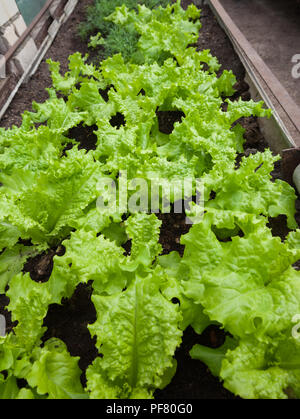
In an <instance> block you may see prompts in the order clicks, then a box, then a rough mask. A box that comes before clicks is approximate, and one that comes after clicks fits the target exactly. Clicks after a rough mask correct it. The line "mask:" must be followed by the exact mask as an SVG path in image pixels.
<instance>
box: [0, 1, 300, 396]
mask: <svg viewBox="0 0 300 419" xmlns="http://www.w3.org/2000/svg"><path fill="white" fill-rule="evenodd" d="M82 3H83V2H80V3H79V5H78V6H77V8H76V10H75V12H74V14H73V16H72V17H71V18H70V20H69V21H68V22H67V23H66V25H65V27H64V28H63V29H62V30H61V32H60V34H59V35H58V37H57V39H56V41H55V43H54V44H53V46H52V47H51V49H50V50H49V52H48V54H47V55H48V57H51V58H52V59H53V60H55V61H60V62H61V64H62V66H61V70H62V72H65V71H66V70H67V59H66V57H68V56H69V55H70V54H72V53H73V52H76V51H80V52H81V53H83V54H84V53H86V52H87V48H86V44H85V43H83V42H82V41H80V40H79V38H77V37H76V36H75V35H74V34H75V33H76V28H77V25H78V23H79V22H80V20H81V19H82V15H83V9H84V7H85V6H86V4H87V3H91V2H84V6H83V4H82ZM190 3H192V2H191V1H183V2H182V4H183V6H184V7H185V8H186V7H187V6H188V5H189V4H190ZM201 22H202V25H203V27H202V29H201V30H200V34H199V39H198V42H197V47H198V48H199V50H203V49H210V50H211V53H212V55H214V56H217V57H218V60H219V61H220V63H221V64H222V71H223V70H224V69H227V70H232V71H233V73H234V74H235V75H236V77H237V84H236V86H235V87H236V93H235V94H234V96H233V97H231V100H238V99H239V98H241V99H242V100H245V101H248V100H250V94H249V91H248V87H249V86H248V85H247V83H245V81H244V76H245V71H244V68H243V66H242V64H241V62H240V60H239V58H238V57H237V55H236V54H235V52H234V50H233V48H232V46H231V44H230V42H229V40H228V39H227V37H226V35H225V34H224V32H223V31H222V29H221V28H220V27H219V25H218V23H217V21H216V19H215V18H214V16H213V14H212V12H211V11H210V9H209V8H208V7H207V6H204V7H203V11H202V16H201ZM48 57H47V58H48ZM219 74H221V71H220V73H219ZM47 86H48V87H50V86H51V79H50V77H49V72H48V67H47V65H46V63H45V62H43V63H42V65H41V67H40V69H39V70H38V72H37V74H36V75H35V76H34V77H33V78H32V80H30V82H29V83H28V84H27V85H25V86H23V87H22V88H21V89H20V91H19V93H18V95H17V96H16V98H15V99H14V101H13V103H12V105H11V107H10V109H9V110H8V112H7V113H6V115H5V117H4V118H3V120H2V121H1V126H3V127H10V126H12V125H13V124H17V125H20V123H21V117H20V115H21V113H22V112H24V111H25V110H28V109H30V107H31V104H32V102H33V101H37V102H39V103H40V102H43V100H46V98H47V93H45V92H44V89H45V87H47ZM223 106H224V111H226V106H227V105H226V103H225V102H224V104H223ZM183 115H184V114H183ZM183 115H182V113H180V112H177V113H174V111H162V112H161V114H159V113H157V116H158V121H159V130H160V132H161V133H166V134H169V133H171V132H172V131H173V129H174V123H175V122H178V121H181V118H182V116H183ZM122 122H124V121H122V118H119V119H118V118H116V119H115V120H114V121H113V122H112V123H111V124H112V125H113V126H120V125H122ZM239 123H240V124H241V125H242V126H243V127H244V129H245V134H244V137H245V139H246V143H245V144H244V150H245V152H244V153H240V154H239V155H238V157H237V160H236V166H237V167H238V166H239V164H240V162H241V159H242V157H243V156H250V155H252V154H255V153H256V152H257V151H259V152H262V151H264V150H265V149H266V148H267V147H268V145H267V143H266V141H265V139H264V137H263V135H262V133H261V132H260V129H259V126H258V123H257V119H256V117H245V118H242V119H241V120H240V121H239ZM96 128H97V127H95V126H93V125H92V126H89V127H88V126H84V125H80V124H78V126H76V127H74V128H72V129H71V130H70V131H69V132H68V138H69V139H70V140H71V139H75V140H76V141H77V143H78V144H79V147H78V148H79V149H85V150H87V151H89V150H94V149H95V148H96V142H97V137H96V135H95V134H94V131H95V130H96ZM70 148H72V144H67V145H66V148H65V150H64V152H66V150H67V149H70ZM275 169H276V170H275V171H274V172H273V179H274V180H275V179H280V178H281V173H280V163H277V164H276V167H275ZM297 206H298V209H300V208H299V202H298V201H297ZM299 217H300V214H299V213H297V214H296V218H297V221H298V222H299V221H300V218H299ZM158 218H159V219H160V220H161V221H162V227H161V230H160V239H159V242H160V244H161V245H162V248H163V252H162V254H165V255H166V254H169V253H171V252H172V251H176V252H178V253H179V254H180V255H181V256H183V253H184V245H183V244H181V243H180V238H181V236H182V235H184V234H186V233H188V231H189V230H190V227H191V226H189V225H187V224H186V215H185V214H159V215H158ZM269 226H270V227H271V228H272V232H273V235H274V236H279V237H280V238H281V239H282V240H284V239H285V238H286V236H287V234H288V232H289V229H288V228H287V226H286V217H285V216H282V215H281V216H279V217H276V218H272V217H270V220H269ZM23 244H26V242H23ZM123 247H124V252H127V254H129V253H130V243H125V244H124V245H123ZM64 252H65V248H64V246H63V245H62V244H61V243H60V244H58V245H56V246H54V247H52V248H51V249H50V250H49V249H48V250H47V251H45V252H42V253H40V254H39V255H37V256H36V255H35V256H34V257H33V258H30V259H29V260H28V261H27V262H26V264H25V265H24V268H23V273H30V276H31V278H32V280H34V281H36V282H39V283H45V282H47V281H48V280H49V278H50V276H51V273H52V269H53V258H54V257H55V256H59V257H60V256H63V255H64ZM91 295H92V284H91V283H88V284H80V285H79V286H78V287H77V289H76V291H75V293H74V295H73V296H72V297H71V298H69V299H64V300H63V302H62V304H61V305H58V304H51V305H50V307H49V311H48V314H47V316H46V318H45V319H44V324H43V325H44V326H45V327H47V331H46V333H45V334H44V336H43V338H42V340H43V342H46V341H47V340H48V339H50V338H59V339H61V340H62V341H63V342H65V343H66V345H67V348H68V351H69V353H70V354H71V355H72V356H75V357H80V360H79V366H80V368H81V371H82V375H81V383H82V385H83V386H84V385H85V384H86V376H85V371H86V368H87V367H88V366H89V365H90V364H91V363H92V362H93V361H94V359H95V358H96V357H97V356H98V350H97V348H96V346H95V344H96V339H95V338H91V336H90V333H89V331H88V329H87V326H88V324H93V323H94V322H95V321H96V319H97V316H96V311H95V307H94V305H93V303H92V301H91ZM8 301H9V300H8V298H7V297H6V296H5V295H1V296H0V314H4V315H5V316H6V320H7V331H11V330H12V328H13V327H14V326H15V325H16V324H14V323H12V321H11V317H10V313H9V312H8V311H7V310H5V308H4V307H5V306H6V305H7V304H8ZM174 303H176V301H175V302H174ZM224 341H225V332H224V331H223V330H221V328H220V327H217V326H215V325H212V326H209V328H207V329H206V330H205V332H204V333H202V334H201V335H197V334H196V333H195V332H194V331H193V330H192V328H191V327H189V328H187V329H186V330H185V332H184V335H183V342H182V344H181V346H180V347H179V348H178V349H177V351H176V354H175V357H176V359H177V362H178V367H177V372H176V374H175V376H174V378H173V380H172V382H171V383H170V384H169V385H168V386H166V387H165V388H164V389H163V390H156V392H155V394H154V396H155V397H156V398H157V399H161V398H168V399H190V398H195V399H220V398H222V399H223V398H225V399H230V398H234V397H235V396H234V395H233V394H232V393H231V392H229V391H227V390H226V389H224V388H223V385H222V384H221V383H220V382H219V380H218V378H216V377H213V375H212V374H211V373H210V371H209V370H208V368H207V366H206V365H205V364H203V363H202V362H200V361H198V360H193V359H191V357H190V355H189V351H190V350H191V349H192V347H193V346H194V345H195V344H201V345H205V346H208V347H211V348H217V347H219V346H221V345H222V344H223V343H224ZM19 384H20V386H21V387H22V384H24V383H23V382H22V381H21V382H20V383H19Z"/></svg>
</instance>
